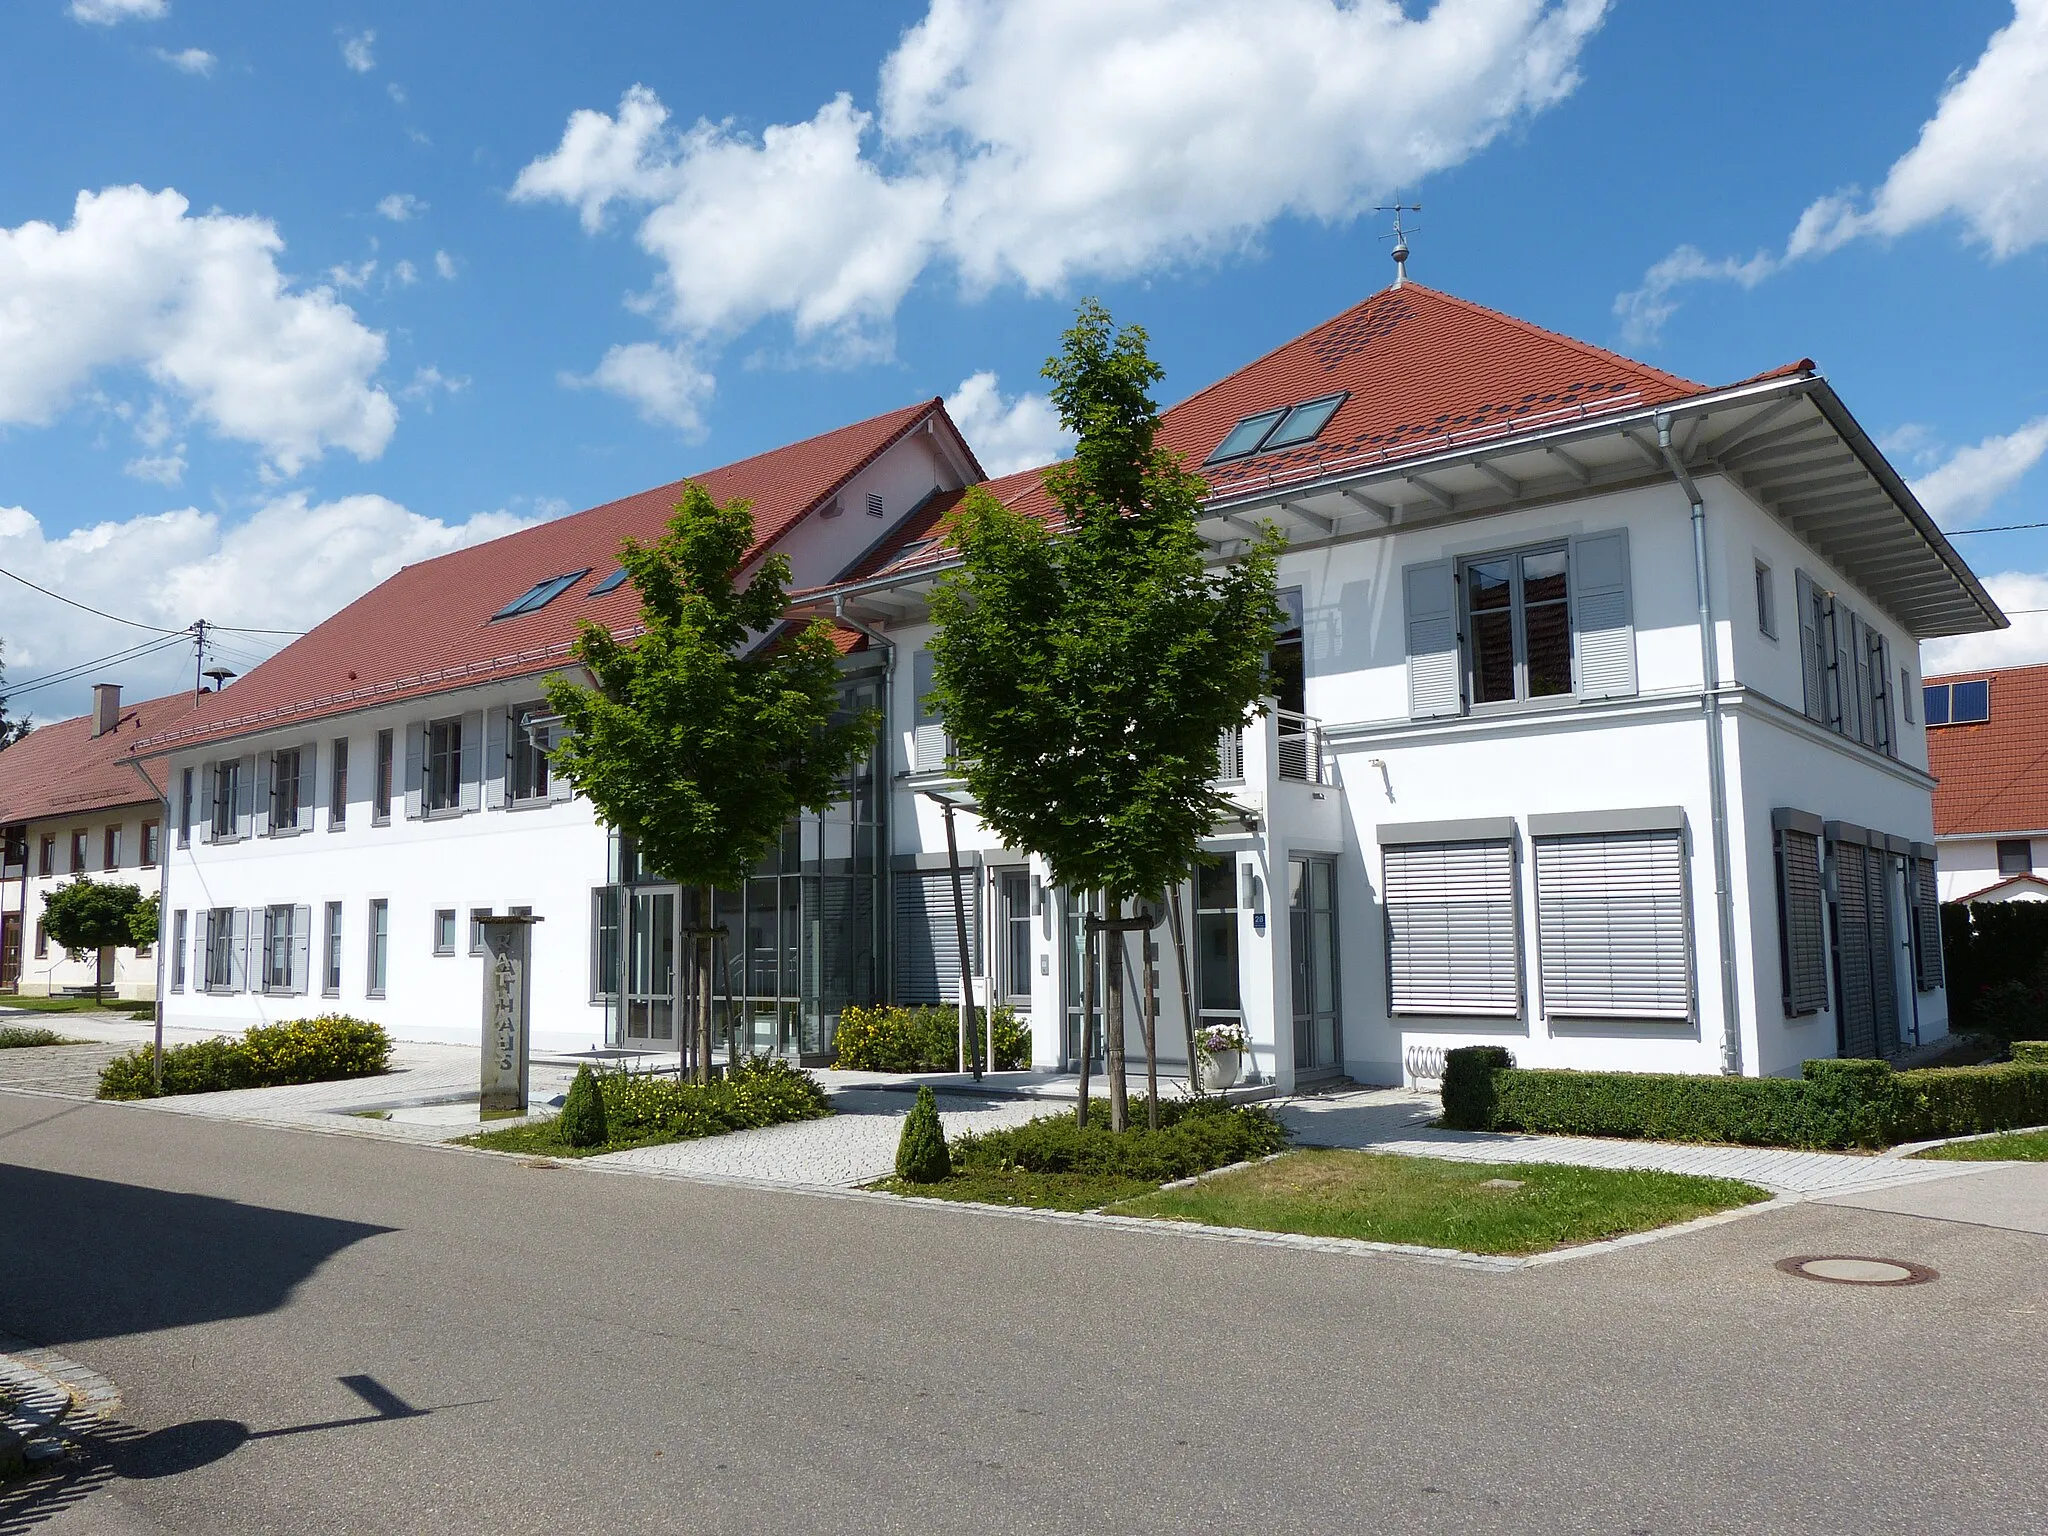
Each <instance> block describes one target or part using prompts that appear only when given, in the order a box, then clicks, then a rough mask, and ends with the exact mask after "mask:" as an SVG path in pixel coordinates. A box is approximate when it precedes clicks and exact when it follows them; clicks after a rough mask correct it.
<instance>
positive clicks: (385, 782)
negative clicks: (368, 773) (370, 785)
mask: <svg viewBox="0 0 2048 1536" xmlns="http://www.w3.org/2000/svg"><path fill="white" fill-rule="evenodd" d="M391 735H392V733H391V732H389V731H379V732H378V733H377V783H376V788H375V790H374V792H373V793H372V795H371V798H370V824H371V825H372V826H378V827H384V826H389V825H390V824H391Z"/></svg>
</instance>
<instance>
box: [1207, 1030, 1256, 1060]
mask: <svg viewBox="0 0 2048 1536" xmlns="http://www.w3.org/2000/svg"><path fill="white" fill-rule="evenodd" d="M1243 1049H1244V1030H1243V1029H1242V1028H1240V1027H1239V1026H1238V1025H1235V1024H1216V1025H1211V1026H1210V1027H1209V1028H1208V1029H1205V1030H1203V1031H1202V1032H1201V1033H1200V1034H1198V1035H1196V1036H1195V1054H1196V1055H1197V1056H1200V1057H1202V1058H1203V1059H1204V1060H1207V1059H1208V1058H1209V1057H1212V1056H1214V1055H1215V1054H1216V1053H1217V1052H1218V1051H1243Z"/></svg>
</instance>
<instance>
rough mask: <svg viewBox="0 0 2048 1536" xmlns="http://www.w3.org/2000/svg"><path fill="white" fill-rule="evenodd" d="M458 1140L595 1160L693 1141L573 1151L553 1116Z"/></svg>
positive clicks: (624, 1141)
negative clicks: (604, 1155) (631, 1149)
mask: <svg viewBox="0 0 2048 1536" xmlns="http://www.w3.org/2000/svg"><path fill="white" fill-rule="evenodd" d="M456 1139H457V1140H458V1141H460V1142H461V1143H462V1145H463V1146H465V1147H482V1148H483V1149H484V1150H485V1151H487V1152H523V1153H525V1154H527V1155H528V1156H530V1157H595V1156H597V1154H598V1153H600V1152H624V1151H625V1150H626V1149H627V1148H629V1147H655V1146H660V1145H661V1144H662V1143H663V1142H668V1141H689V1140H692V1139H693V1138H692V1137H690V1136H687V1135H683V1136H677V1135H668V1134H664V1133H662V1132H660V1131H650V1132H646V1133H643V1134H641V1135H637V1136H626V1137H621V1138H619V1139H618V1140H615V1141H607V1142H602V1143H600V1144H599V1145H597V1146H594V1147H572V1146H570V1145H569V1143H568V1142H566V1141H564V1140H562V1117H561V1116H560V1115H550V1116H549V1117H548V1118H547V1119H545V1120H535V1121H533V1122H532V1123H531V1124H528V1125H508V1126H506V1127H504V1128H503V1129H502V1130H496V1131H478V1132H477V1133H476V1134H475V1135H474V1136H460V1137H457V1138H456Z"/></svg>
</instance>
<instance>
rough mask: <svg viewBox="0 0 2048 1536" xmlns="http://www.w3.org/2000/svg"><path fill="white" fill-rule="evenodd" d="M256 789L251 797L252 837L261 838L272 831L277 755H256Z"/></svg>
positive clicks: (250, 821)
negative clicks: (271, 809) (272, 800)
mask: <svg viewBox="0 0 2048 1536" xmlns="http://www.w3.org/2000/svg"><path fill="white" fill-rule="evenodd" d="M255 761H256V787H255V789H254V790H253V791H251V793H250V796H249V831H248V835H249V836H250V837H261V836H263V835H264V834H265V833H266V832H268V831H269V830H270V805H271V800H270V797H271V796H272V795H273V794H274V793H276V784H275V780H274V778H273V775H274V774H275V773H276V771H277V754H276V753H274V752H258V753H257V754H256V759H255Z"/></svg>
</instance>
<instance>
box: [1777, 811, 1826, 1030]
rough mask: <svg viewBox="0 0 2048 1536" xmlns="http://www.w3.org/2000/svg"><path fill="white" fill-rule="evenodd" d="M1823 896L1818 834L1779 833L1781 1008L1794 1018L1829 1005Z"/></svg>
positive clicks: (1785, 831)
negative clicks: (1783, 984)
mask: <svg viewBox="0 0 2048 1536" xmlns="http://www.w3.org/2000/svg"><path fill="white" fill-rule="evenodd" d="M1825 900H1826V898H1825V896H1824V894H1823V892H1822V889H1821V878H1820V838H1819V837H1818V836H1817V835H1815V834H1814V833H1812V832H1802V831H1799V830H1798V829H1797V828H1794V827H1786V828H1784V829H1783V830H1781V831H1780V832H1779V833H1778V943H1779V958H1780V961H1781V964H1782V968H1783V970H1784V982H1785V1012H1786V1013H1787V1014H1789V1015H1791V1016H1793V1017H1795V1018H1797V1017H1799V1016H1800V1015H1803V1014H1809V1013H1819V1012H1820V1011H1821V1010H1822V1009H1823V1008H1825V1007H1827V1005H1828V954H1827V926H1826V912H1825V910H1824V903H1825Z"/></svg>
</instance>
